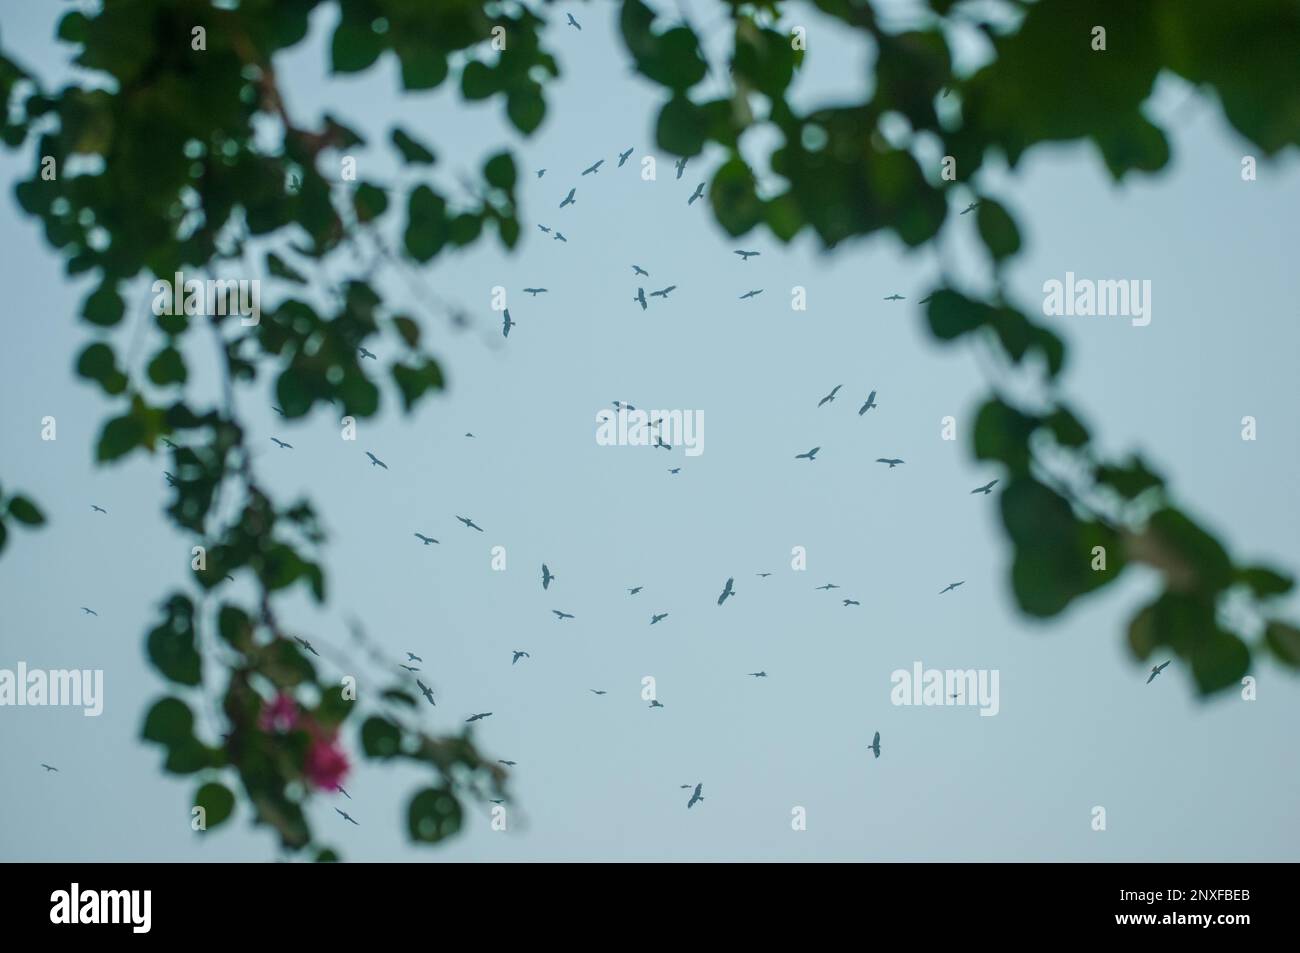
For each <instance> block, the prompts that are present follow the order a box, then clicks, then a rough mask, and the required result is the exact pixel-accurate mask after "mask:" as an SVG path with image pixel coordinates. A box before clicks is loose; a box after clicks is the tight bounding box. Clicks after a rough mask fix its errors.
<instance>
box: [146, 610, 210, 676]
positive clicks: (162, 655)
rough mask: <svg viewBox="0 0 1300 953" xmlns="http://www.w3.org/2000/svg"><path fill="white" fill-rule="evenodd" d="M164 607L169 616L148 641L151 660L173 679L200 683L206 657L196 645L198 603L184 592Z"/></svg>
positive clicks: (164, 674) (162, 672) (159, 669)
mask: <svg viewBox="0 0 1300 953" xmlns="http://www.w3.org/2000/svg"><path fill="white" fill-rule="evenodd" d="M164 611H165V613H166V619H165V620H164V621H163V623H162V624H161V625H159V626H157V627H156V628H155V629H154V630H153V631H152V632H150V633H149V638H148V640H147V642H146V649H147V651H148V654H149V661H150V662H152V663H153V666H154V668H156V669H158V671H159V672H160V673H161V674H162V675H163V676H164V677H165V678H167V679H168V680H170V681H173V682H177V683H178V684H181V685H198V684H199V683H200V682H201V681H202V678H201V667H202V660H201V659H200V658H199V653H198V649H197V648H195V645H194V604H193V603H192V602H190V600H189V599H187V598H186V597H184V596H172V598H171V599H169V600H168V602H167V604H166V606H165V607H164Z"/></svg>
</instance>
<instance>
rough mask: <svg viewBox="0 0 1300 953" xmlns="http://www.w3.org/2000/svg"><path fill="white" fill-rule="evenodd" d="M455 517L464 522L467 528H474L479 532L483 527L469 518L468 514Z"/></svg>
mask: <svg viewBox="0 0 1300 953" xmlns="http://www.w3.org/2000/svg"><path fill="white" fill-rule="evenodd" d="M456 519H458V520H460V521H461V522H462V523H464V524H465V526H466V527H468V528H469V529H476V530H478V531H479V532H480V533H481V532H483V527H482V526H479V525H478V523H475V522H474V521H473V520H472V519H470V518H469V517H468V516H457V517H456Z"/></svg>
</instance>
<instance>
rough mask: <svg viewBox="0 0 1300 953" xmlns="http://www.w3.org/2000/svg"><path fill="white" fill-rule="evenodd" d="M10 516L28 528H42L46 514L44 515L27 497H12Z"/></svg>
mask: <svg viewBox="0 0 1300 953" xmlns="http://www.w3.org/2000/svg"><path fill="white" fill-rule="evenodd" d="M9 515H10V516H12V517H13V518H14V519H16V520H17V521H18V522H20V523H24V524H26V525H27V526H40V525H42V524H43V523H44V522H45V514H44V513H42V512H41V511H40V510H39V509H38V508H37V506H36V504H35V503H33V502H32V501H31V500H29V499H27V497H25V496H15V497H11V498H10V500H9Z"/></svg>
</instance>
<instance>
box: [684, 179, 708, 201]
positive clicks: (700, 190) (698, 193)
mask: <svg viewBox="0 0 1300 953" xmlns="http://www.w3.org/2000/svg"><path fill="white" fill-rule="evenodd" d="M702 198H704V183H703V182H701V183H700V184H699V185H697V186H696V187H695V191H694V192H692V193H691V197H690V198H688V199H687V200H686V204H687V205H694V204H695V200H696V199H702Z"/></svg>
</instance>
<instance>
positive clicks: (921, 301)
mask: <svg viewBox="0 0 1300 953" xmlns="http://www.w3.org/2000/svg"><path fill="white" fill-rule="evenodd" d="M933 297H934V294H933V292H932V293H930V294H928V295H926V296H925V297H924V298H922V299H921V300H920V301H918V302H917V304H926V303H928V302H929V301H930V299H931V298H933Z"/></svg>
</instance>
